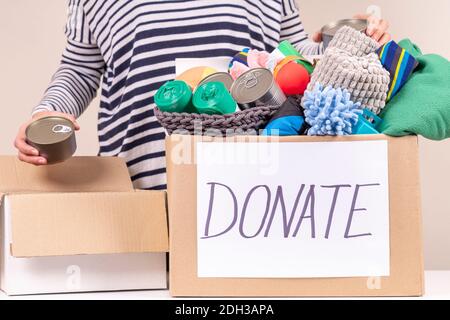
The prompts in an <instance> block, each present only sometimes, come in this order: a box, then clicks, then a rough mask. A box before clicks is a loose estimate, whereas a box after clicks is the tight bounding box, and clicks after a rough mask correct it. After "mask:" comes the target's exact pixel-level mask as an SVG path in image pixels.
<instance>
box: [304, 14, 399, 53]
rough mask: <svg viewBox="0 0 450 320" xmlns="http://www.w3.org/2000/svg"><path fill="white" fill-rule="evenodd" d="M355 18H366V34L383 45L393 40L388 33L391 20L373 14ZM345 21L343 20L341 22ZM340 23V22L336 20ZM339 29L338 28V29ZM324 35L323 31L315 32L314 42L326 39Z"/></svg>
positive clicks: (360, 15) (355, 17)
mask: <svg viewBox="0 0 450 320" xmlns="http://www.w3.org/2000/svg"><path fill="white" fill-rule="evenodd" d="M353 18H354V19H359V20H366V21H367V28H366V29H365V32H366V34H367V35H368V36H369V37H371V38H372V39H374V40H375V41H377V42H378V43H379V44H380V45H381V46H382V45H385V44H386V43H388V42H389V41H390V40H391V35H390V34H389V33H388V29H389V22H388V21H387V20H384V19H381V18H378V17H376V16H375V15H371V14H356V15H355V16H354V17H353ZM342 21H345V20H341V21H340V22H342ZM336 23H338V22H336ZM336 31H337V30H336ZM323 38H324V36H322V31H318V32H316V33H314V34H313V36H312V40H313V41H314V42H322V41H323V40H324V39H323Z"/></svg>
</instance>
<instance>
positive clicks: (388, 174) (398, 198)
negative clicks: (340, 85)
mask: <svg viewBox="0 0 450 320" xmlns="http://www.w3.org/2000/svg"><path fill="white" fill-rule="evenodd" d="M166 145H167V169H168V206H169V227H170V232H169V234H170V291H171V294H172V295H173V296H269V297H270V296H286V297H287V296H420V295H422V294H423V287H424V286H423V273H424V272H423V257H422V222H421V203H420V191H419V190H420V186H419V166H418V140H417V138H416V137H412V136H411V137H404V138H389V137H386V136H384V135H361V136H348V137H307V136H298V137H256V136H255V137H250V136H247V137H234V138H212V137H194V136H184V135H172V136H170V137H168V138H167V140H166Z"/></svg>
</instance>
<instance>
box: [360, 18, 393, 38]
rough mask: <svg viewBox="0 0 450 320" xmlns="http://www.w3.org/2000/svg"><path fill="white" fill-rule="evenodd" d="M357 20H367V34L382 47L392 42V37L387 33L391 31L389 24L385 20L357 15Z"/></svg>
mask: <svg viewBox="0 0 450 320" xmlns="http://www.w3.org/2000/svg"><path fill="white" fill-rule="evenodd" d="M354 18H355V19H366V20H367V22H368V26H367V30H366V34H367V35H368V36H369V37H371V38H372V39H374V40H375V41H377V42H378V43H379V44H380V45H384V44H386V43H388V42H389V41H391V35H390V34H389V33H388V32H387V31H388V29H389V22H387V21H386V20H384V19H379V18H377V17H375V16H373V15H369V14H357V15H355V16H354Z"/></svg>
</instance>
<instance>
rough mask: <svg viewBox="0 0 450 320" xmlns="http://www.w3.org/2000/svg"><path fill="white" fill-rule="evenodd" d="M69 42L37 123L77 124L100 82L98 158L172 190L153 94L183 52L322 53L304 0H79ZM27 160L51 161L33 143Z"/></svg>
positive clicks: (22, 152)
mask: <svg viewBox="0 0 450 320" xmlns="http://www.w3.org/2000/svg"><path fill="white" fill-rule="evenodd" d="M370 20H371V22H372V23H371V27H370V28H369V29H368V30H367V33H368V34H369V35H370V36H372V37H373V38H374V39H376V40H378V41H380V42H381V43H384V42H387V41H388V40H389V34H387V33H386V31H387V27H388V26H387V22H386V21H384V20H378V19H375V18H373V17H371V18H370ZM65 33H66V35H67V46H66V48H65V50H64V52H63V55H62V61H61V64H60V67H59V69H58V70H57V71H56V73H55V74H54V76H53V78H52V80H51V83H50V85H49V87H48V89H47V90H46V92H45V94H44V97H43V99H42V101H41V102H40V104H39V105H38V106H36V107H35V108H34V110H33V113H32V119H31V120H30V121H32V120H34V119H37V118H41V117H44V116H48V115H60V116H64V117H66V118H69V119H70V120H72V121H73V122H74V124H75V127H76V129H77V130H78V129H79V126H78V124H77V123H76V118H78V117H79V116H80V115H81V114H82V113H83V111H84V110H85V109H86V108H87V106H88V105H89V104H90V102H91V101H92V99H93V98H94V97H95V95H96V93H97V91H98V89H99V87H100V86H101V102H100V110H99V113H98V139H99V144H100V150H99V155H101V156H119V157H123V158H125V160H126V162H127V165H128V168H129V172H130V176H131V179H132V180H133V183H134V186H135V187H136V188H140V189H153V190H160V189H165V188H166V168H165V150H164V138H165V132H164V130H163V129H162V127H161V126H160V125H159V123H158V122H157V120H156V118H155V115H154V112H153V108H154V102H153V95H154V94H155V92H156V90H157V89H158V88H159V87H160V86H161V85H162V84H164V83H165V82H166V81H168V80H171V79H173V78H174V76H175V59H176V58H206V57H232V56H234V55H235V54H236V53H237V52H239V51H241V50H242V48H244V47H251V48H255V49H259V50H265V51H268V52H271V51H272V50H274V48H276V46H277V44H278V43H279V42H280V41H282V40H288V41H290V42H291V43H292V44H293V45H295V46H296V47H297V48H298V50H299V51H300V52H301V53H303V54H305V55H315V54H320V53H321V52H322V51H323V45H322V44H321V43H320V40H321V36H320V34H319V33H317V34H315V35H314V36H313V40H315V41H312V40H310V39H308V35H307V33H306V32H305V30H304V28H303V25H302V23H301V20H300V15H299V10H298V8H297V5H296V1H295V0H261V1H256V0H226V1H225V0H214V1H211V0H151V1H147V0H122V1H105V0H70V1H69V18H68V22H67V26H66V30H65ZM30 121H28V122H26V123H25V124H24V125H23V126H22V127H21V128H20V129H19V133H18V134H17V137H16V140H15V146H16V147H17V149H18V151H19V158H20V159H21V160H23V161H25V162H29V163H32V164H35V165H45V164H46V159H45V158H44V157H42V156H40V155H39V153H38V151H37V150H35V149H34V148H32V147H31V146H29V145H28V144H27V143H26V139H25V128H26V126H27V125H28V123H29V122H30Z"/></svg>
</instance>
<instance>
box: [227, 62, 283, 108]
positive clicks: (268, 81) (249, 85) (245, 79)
mask: <svg viewBox="0 0 450 320" xmlns="http://www.w3.org/2000/svg"><path fill="white" fill-rule="evenodd" d="M231 94H232V96H233V98H234V100H236V102H237V103H238V105H239V108H241V109H242V110H245V109H249V108H253V107H255V106H258V105H265V106H281V105H282V104H283V103H284V102H285V101H286V96H285V95H284V93H283V91H281V89H280V87H279V86H278V84H277V83H276V82H275V79H274V77H273V75H272V72H270V70H268V69H264V68H256V69H251V70H249V71H247V72H245V73H243V74H242V75H241V76H240V77H239V78H237V79H236V81H235V82H234V83H233V85H232V86H231Z"/></svg>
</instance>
